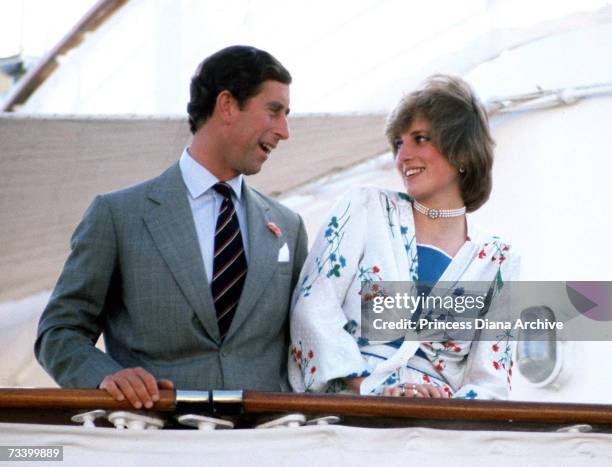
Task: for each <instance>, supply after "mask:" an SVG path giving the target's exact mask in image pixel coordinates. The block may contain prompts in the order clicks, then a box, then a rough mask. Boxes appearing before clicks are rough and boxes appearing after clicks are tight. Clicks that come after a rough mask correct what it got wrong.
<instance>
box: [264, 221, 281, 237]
mask: <svg viewBox="0 0 612 467" xmlns="http://www.w3.org/2000/svg"><path fill="white" fill-rule="evenodd" d="M268 228H269V229H270V231H271V232H272V233H273V234H274V235H276V236H277V237H280V236H281V235H282V234H283V233H282V232H281V229H279V228H278V225H276V224H275V223H274V222H268Z"/></svg>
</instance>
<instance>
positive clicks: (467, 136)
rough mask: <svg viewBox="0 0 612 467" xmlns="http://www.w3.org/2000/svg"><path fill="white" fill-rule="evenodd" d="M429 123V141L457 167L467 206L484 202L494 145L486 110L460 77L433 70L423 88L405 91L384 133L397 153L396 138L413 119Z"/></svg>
mask: <svg viewBox="0 0 612 467" xmlns="http://www.w3.org/2000/svg"><path fill="white" fill-rule="evenodd" d="M418 118H424V119H425V120H427V121H428V122H429V123H430V125H431V133H432V134H431V137H432V142H433V143H434V145H435V146H436V148H438V150H439V151H440V152H441V153H442V154H443V155H444V156H445V157H446V158H447V159H448V160H449V162H450V163H451V164H452V165H453V166H454V167H456V168H457V170H458V171H459V169H461V170H460V171H459V172H460V173H459V180H460V182H459V186H460V190H461V195H462V197H463V202H464V203H465V206H466V209H467V211H468V212H471V211H475V210H476V209H478V208H479V207H480V206H482V205H483V204H484V203H485V202H486V201H487V199H489V195H490V194H491V187H492V177H491V169H492V167H493V147H494V146H495V142H494V141H493V138H492V137H491V134H490V132H489V121H488V118H487V113H486V110H485V109H484V107H483V105H482V104H481V103H480V101H479V100H478V98H477V97H476V95H475V93H474V91H473V90H472V88H471V87H470V86H469V85H468V84H467V83H466V82H465V81H464V80H462V79H461V78H457V77H454V76H448V75H434V76H431V77H430V78H429V79H428V80H427V81H426V84H425V87H424V88H423V89H420V90H417V91H414V92H412V93H410V94H409V95H407V96H406V97H404V98H403V99H402V100H401V101H400V102H399V104H398V105H397V107H396V108H395V110H394V111H393V112H392V113H391V114H390V115H389V118H388V119H387V125H386V128H385V134H386V136H387V139H388V140H389V144H390V145H391V148H392V150H393V154H394V155H397V140H398V138H399V137H400V136H401V134H402V133H403V132H404V131H406V129H408V127H409V126H410V125H411V124H412V122H413V121H414V120H415V119H418Z"/></svg>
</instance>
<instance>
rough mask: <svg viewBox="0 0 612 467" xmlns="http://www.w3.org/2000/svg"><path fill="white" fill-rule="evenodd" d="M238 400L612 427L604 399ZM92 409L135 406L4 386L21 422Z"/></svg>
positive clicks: (3, 394)
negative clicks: (565, 401) (567, 401)
mask: <svg viewBox="0 0 612 467" xmlns="http://www.w3.org/2000/svg"><path fill="white" fill-rule="evenodd" d="M222 393H223V391H219V392H218V394H222ZM202 394H203V395H205V396H206V397H208V398H209V403H208V405H206V404H204V405H201V406H200V408H201V407H204V406H206V407H207V408H208V410H207V412H208V413H212V414H213V415H223V414H224V404H223V403H222V402H219V400H218V398H216V397H215V396H214V395H210V393H208V392H207V391H206V392H202ZM179 399H180V398H179ZM239 403H240V405H241V407H242V412H243V413H244V414H246V415H260V414H269V413H279V412H300V413H303V414H306V415H315V414H333V415H338V416H341V417H366V418H367V417H374V418H379V419H380V418H383V419H384V418H394V419H412V420H438V421H452V422H460V421H465V422H490V423H501V422H514V423H536V424H593V425H598V426H602V425H603V426H611V427H612V405H604V404H573V403H572V404H561V403H537V402H514V401H513V402H510V401H477V400H457V399H408V398H399V397H370V396H367V397H365V396H351V395H329V394H295V393H273V392H259V391H244V392H243V393H242V394H241V398H240V400H239ZM187 408H188V409H189V406H187ZM93 409H106V410H129V409H131V406H130V404H129V403H128V402H127V401H122V402H118V401H115V400H114V399H113V398H112V397H111V396H109V395H108V394H107V393H106V392H105V391H103V390H98V389H42V388H40V389H0V421H13V422H14V421H18V420H15V417H18V416H19V414H22V415H24V416H25V414H30V415H33V414H34V415H36V414H38V415H40V416H42V415H46V416H47V418H49V417H51V418H53V414H54V413H63V414H69V413H72V414H75V413H78V412H83V411H87V410H93ZM178 409H181V410H182V411H184V409H185V407H181V401H180V400H177V393H176V392H175V391H168V390H162V391H160V400H159V401H158V402H157V403H156V404H155V405H154V407H153V408H152V409H151V410H152V411H155V412H159V413H168V414H172V413H174V412H176V411H177V410H178ZM189 411H191V412H197V411H198V410H195V406H194V410H189ZM26 418H27V417H26ZM35 418H36V417H35ZM39 418H40V417H39ZM47 422H48V421H47Z"/></svg>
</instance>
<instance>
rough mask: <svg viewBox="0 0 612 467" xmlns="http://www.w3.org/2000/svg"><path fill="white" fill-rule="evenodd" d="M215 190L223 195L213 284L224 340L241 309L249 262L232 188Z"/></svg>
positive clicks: (220, 186) (220, 184) (216, 187)
mask: <svg viewBox="0 0 612 467" xmlns="http://www.w3.org/2000/svg"><path fill="white" fill-rule="evenodd" d="M213 188H214V189H215V191H217V193H219V194H220V195H221V196H223V203H221V209H220V210H219V216H218V217H217V227H216V229H215V256H214V260H213V277H212V282H211V291H212V296H213V300H214V302H215V309H216V311H217V323H218V324H219V333H220V334H221V339H222V340H223V339H224V338H225V335H226V334H227V331H228V330H229V327H230V325H231V323H232V319H233V318H234V314H235V313H236V308H238V302H239V300H240V294H241V293H242V287H243V286H244V280H245V278H246V273H247V262H246V255H245V253H244V245H243V243H242V235H241V234H240V224H239V223H238V215H237V214H236V208H235V207H234V203H233V202H232V189H231V188H230V187H229V185H228V184H227V183H217V184H216V185H214V186H213Z"/></svg>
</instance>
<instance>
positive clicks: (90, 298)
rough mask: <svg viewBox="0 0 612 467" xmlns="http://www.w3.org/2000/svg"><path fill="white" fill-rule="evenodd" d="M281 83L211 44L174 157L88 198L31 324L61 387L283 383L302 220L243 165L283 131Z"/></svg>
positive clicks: (257, 158) (244, 57)
mask: <svg viewBox="0 0 612 467" xmlns="http://www.w3.org/2000/svg"><path fill="white" fill-rule="evenodd" d="M290 83H291V76H290V74H289V72H288V71H287V70H286V69H285V68H284V67H283V66H282V65H281V64H280V63H279V62H278V61H277V60H276V59H275V58H274V57H272V56H271V55H270V54H268V53H267V52H264V51H262V50H258V49H255V48H253V47H246V46H233V47H228V48H226V49H223V50H221V51H219V52H217V53H215V54H213V55H212V56H210V57H208V58H207V59H206V60H204V61H203V62H202V63H201V64H200V66H199V67H198V69H197V71H196V74H195V75H194V77H193V78H192V81H191V87H190V94H191V97H190V102H189V105H188V107H187V110H188V113H189V123H190V127H191V132H192V133H193V135H194V136H193V140H192V143H191V145H190V146H189V147H188V148H185V150H184V151H183V154H182V155H181V157H180V160H179V162H178V163H177V164H174V165H173V166H171V167H170V168H169V169H168V170H166V171H165V172H164V173H163V174H161V175H160V176H159V177H157V178H154V179H152V180H149V181H146V182H144V183H142V184H140V185H137V186H134V187H130V188H127V189H124V190H121V191H117V192H114V193H110V194H106V195H101V196H98V197H97V198H96V199H95V200H94V201H93V203H92V204H91V206H90V207H89V209H88V210H87V212H86V214H85V216H84V218H83V220H82V221H81V223H80V224H79V226H78V227H77V229H76V230H75V232H74V235H73V237H72V240H71V253H70V256H69V257H68V260H67V261H66V264H65V266H64V270H63V272H62V274H61V276H60V278H59V280H58V282H57V285H56V287H55V290H54V292H53V294H52V296H51V299H50V301H49V304H48V305H47V307H46V309H45V311H44V313H43V315H42V316H41V319H40V323H39V327H38V338H37V340H36V344H35V353H36V356H37V358H38V360H39V362H40V363H41V364H42V366H43V367H44V368H45V369H46V370H47V371H48V372H49V373H50V374H51V375H52V376H53V377H54V378H55V380H56V381H57V382H58V383H59V384H60V386H62V387H81V388H95V387H100V388H104V389H106V390H107V391H108V392H109V393H110V394H111V395H113V396H114V397H115V398H116V399H117V400H123V399H124V398H127V399H128V400H129V401H130V402H131V403H132V405H133V406H134V407H135V408H141V407H143V406H144V407H146V408H150V407H152V406H153V404H154V402H155V401H156V400H158V398H159V391H158V389H159V388H172V387H174V385H176V386H177V387H180V388H181V389H213V388H216V389H258V390H271V391H284V390H289V386H288V382H287V375H286V371H287V370H286V360H287V347H288V336H287V334H288V333H287V315H288V310H289V304H290V298H291V292H292V290H293V288H294V286H295V284H296V281H297V279H298V276H299V272H300V268H301V267H302V264H303V262H304V258H305V256H306V252H307V251H306V250H307V240H306V232H305V230H304V225H303V223H302V220H301V218H300V217H299V216H298V215H297V214H296V213H294V212H292V211H290V210H289V209H287V208H285V207H284V206H282V205H281V204H279V203H278V202H276V201H274V200H273V199H270V198H269V197H267V196H265V195H263V194H261V193H259V192H257V191H255V190H253V189H252V188H249V187H248V185H247V184H246V182H244V180H243V175H251V174H255V173H257V172H259V170H260V169H261V166H262V164H263V163H264V162H265V161H266V159H267V158H268V156H269V154H270V152H271V151H272V150H273V149H274V148H275V147H276V145H277V144H278V143H279V141H280V140H284V139H287V138H288V137H289V129H288V125H287V114H288V113H289V84H290ZM101 333H103V335H104V339H105V344H106V352H107V353H104V352H102V351H100V350H99V349H97V348H96V347H95V343H96V341H97V339H98V337H99V336H100V334H101Z"/></svg>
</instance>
